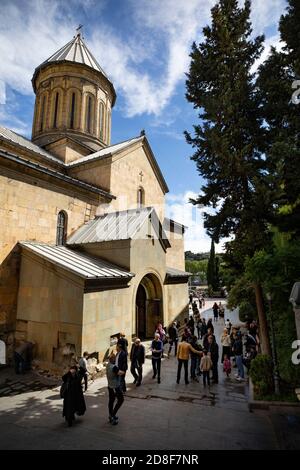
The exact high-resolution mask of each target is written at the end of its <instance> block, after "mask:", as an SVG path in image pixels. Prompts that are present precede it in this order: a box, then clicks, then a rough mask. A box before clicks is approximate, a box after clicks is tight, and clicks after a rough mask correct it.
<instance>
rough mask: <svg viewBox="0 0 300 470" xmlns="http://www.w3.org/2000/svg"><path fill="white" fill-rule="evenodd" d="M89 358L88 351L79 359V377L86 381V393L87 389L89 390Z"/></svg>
mask: <svg viewBox="0 0 300 470" xmlns="http://www.w3.org/2000/svg"><path fill="white" fill-rule="evenodd" d="M88 357H89V353H88V352H87V351H85V352H84V353H83V356H82V357H81V358H80V359H79V376H80V377H81V380H82V379H83V380H84V391H85V392H86V391H87V388H88V374H89V372H88V369H87V366H88V363H87V360H88Z"/></svg>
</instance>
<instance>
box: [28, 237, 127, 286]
mask: <svg viewBox="0 0 300 470" xmlns="http://www.w3.org/2000/svg"><path fill="white" fill-rule="evenodd" d="M20 245H21V246H22V247H23V248H25V249H27V250H29V251H31V252H33V253H35V254H37V255H38V256H41V257H42V258H44V259H46V260H47V261H50V262H51V263H53V264H55V265H57V266H60V267H61V268H63V269H65V270H67V271H71V272H72V273H74V274H77V275H78V276H80V277H82V278H84V279H112V278H115V279H117V278H128V280H130V279H131V278H132V277H133V276H134V274H133V273H130V272H129V271H126V270H125V269H123V268H120V267H118V266H116V265H114V264H111V263H108V262H107V261H104V260H102V259H100V258H92V257H91V256H88V255H86V254H82V253H78V252H76V251H74V250H71V249H70V248H67V247H65V246H54V245H46V244H42V243H32V242H21V243H20Z"/></svg>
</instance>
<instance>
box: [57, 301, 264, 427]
mask: <svg viewBox="0 0 300 470" xmlns="http://www.w3.org/2000/svg"><path fill="white" fill-rule="evenodd" d="M203 301H204V302H205V300H204V298H203V299H202V298H201V296H199V297H197V298H196V299H194V298H192V299H191V298H190V305H191V309H192V314H191V315H189V318H185V319H184V322H183V325H180V322H179V321H174V322H173V323H172V324H171V325H170V326H169V328H165V327H163V325H162V323H161V322H159V323H158V324H157V325H156V327H155V332H154V338H153V340H152V342H151V347H150V354H151V361H152V371H153V375H152V379H155V380H157V383H158V384H160V383H161V380H162V379H161V371H162V358H163V357H164V356H165V357H167V358H170V357H171V355H172V351H173V350H174V356H175V357H176V358H177V376H176V383H177V384H179V383H180V380H181V373H182V369H183V370H184V382H185V384H186V385H188V384H189V383H190V380H191V381H193V382H199V381H200V380H199V379H200V377H201V376H202V381H203V386H204V387H207V386H210V385H211V384H212V383H213V384H217V383H218V381H219V360H221V363H222V366H223V372H224V374H225V377H227V378H229V377H230V376H231V372H232V369H233V368H236V370H237V373H236V374H235V379H236V380H237V381H239V382H241V381H243V380H244V378H245V370H244V368H245V367H246V369H247V371H249V369H250V366H251V361H252V359H253V358H254V357H255V356H256V354H257V352H258V348H259V337H258V325H257V323H256V322H255V321H249V322H247V324H246V325H245V328H244V331H245V332H244V333H242V331H241V329H240V328H239V327H237V326H234V325H232V323H231V321H230V319H229V318H227V319H226V320H225V308H224V306H223V305H222V304H221V302H220V303H219V304H217V303H216V302H215V303H214V305H213V307H212V310H213V317H214V321H213V319H212V318H209V319H208V320H207V321H206V319H205V318H204V317H203V318H202V317H201V314H200V309H201V308H202V307H203ZM197 303H198V305H197ZM220 321H221V322H222V323H223V324H224V328H223V332H222V335H221V337H220V338H219V341H217V340H216V336H215V326H216V322H219V323H218V325H220ZM128 348H129V345H128V341H127V339H126V337H125V334H124V333H121V334H120V335H119V339H118V342H117V345H116V351H115V352H113V353H111V354H110V356H109V358H108V363H107V366H106V376H107V384H108V396H109V400H108V411H109V422H110V423H111V424H112V425H116V424H118V422H119V419H118V416H117V412H118V411H119V409H120V407H121V406H122V404H123V402H124V395H125V393H126V389H127V385H126V374H127V370H128V356H129V358H130V372H131V375H132V377H133V384H135V385H136V387H140V386H141V385H142V381H143V366H144V363H145V358H146V350H145V346H144V345H143V344H142V342H141V340H140V338H135V340H134V342H133V344H132V345H131V349H130V354H128ZM87 358H88V353H87V352H85V353H84V354H83V357H82V358H81V359H80V361H79V368H77V367H76V366H72V367H71V368H70V370H69V372H68V373H67V374H65V375H64V376H63V386H62V389H63V390H62V392H61V396H62V397H63V398H64V407H63V416H64V417H65V419H66V421H67V422H68V425H69V426H71V425H72V422H73V420H74V416H75V413H76V414H79V415H82V414H83V413H84V412H85V403H84V396H83V389H82V382H83V383H84V390H85V391H86V390H87V384H88V370H87Z"/></svg>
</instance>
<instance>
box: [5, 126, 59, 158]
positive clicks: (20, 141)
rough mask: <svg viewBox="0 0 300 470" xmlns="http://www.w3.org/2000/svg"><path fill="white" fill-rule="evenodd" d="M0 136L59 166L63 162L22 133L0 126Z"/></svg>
mask: <svg viewBox="0 0 300 470" xmlns="http://www.w3.org/2000/svg"><path fill="white" fill-rule="evenodd" d="M1 137H2V138H3V139H4V140H6V141H9V142H12V143H14V144H16V145H18V146H20V147H25V148H27V149H28V150H31V151H32V152H35V153H38V154H39V155H42V156H43V157H46V158H47V159H48V160H51V161H53V162H55V163H59V164H60V165H61V166H63V162H62V161H61V160H59V158H56V157H54V156H53V155H52V154H51V153H49V152H47V151H46V150H44V149H43V148H41V147H39V146H38V145H36V144H34V143H33V142H31V140H29V139H26V137H23V136H22V135H20V134H17V133H16V132H13V131H11V130H10V129H7V128H6V127H2V126H0V139H1Z"/></svg>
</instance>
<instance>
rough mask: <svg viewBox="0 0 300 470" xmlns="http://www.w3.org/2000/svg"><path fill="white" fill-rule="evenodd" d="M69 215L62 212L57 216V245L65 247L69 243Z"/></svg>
mask: <svg viewBox="0 0 300 470" xmlns="http://www.w3.org/2000/svg"><path fill="white" fill-rule="evenodd" d="M67 226H68V214H67V213H66V212H65V211H60V212H59V213H58V216H57V229H56V245H60V246H61V245H65V244H66V241H67Z"/></svg>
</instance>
